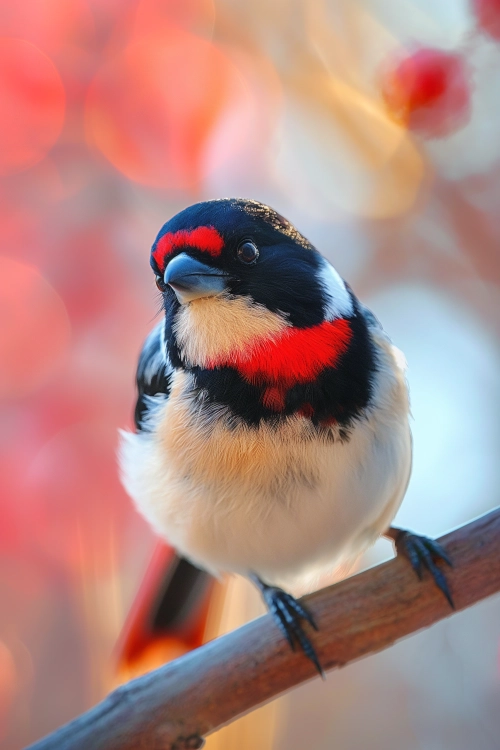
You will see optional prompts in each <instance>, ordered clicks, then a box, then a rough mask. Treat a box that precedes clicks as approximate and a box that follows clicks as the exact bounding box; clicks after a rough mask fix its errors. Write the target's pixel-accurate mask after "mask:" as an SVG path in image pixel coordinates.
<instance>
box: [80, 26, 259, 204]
mask: <svg viewBox="0 0 500 750" xmlns="http://www.w3.org/2000/svg"><path fill="white" fill-rule="evenodd" d="M242 89H244V85H243V82H242V80H241V78H240V76H239V74H238V72H237V71H236V69H235V68H234V66H233V65H232V63H231V62H230V61H229V60H228V59H227V57H226V56H225V55H224V54H223V53H222V52H221V51H220V50H219V49H217V48H216V47H215V46H214V45H213V44H211V43H210V42H207V41H206V40H204V39H200V38H198V37H195V36H193V35H192V34H189V33H187V32H185V31H182V30H180V29H178V28H177V29H175V28H171V29H169V30H168V32H167V31H164V33H163V34H162V35H161V37H154V38H149V39H148V40H143V41H141V42H137V43H135V44H133V45H131V46H129V47H128V48H127V49H126V50H125V51H124V52H123V53H122V54H121V55H120V56H119V57H117V58H115V59H114V60H112V61H111V62H109V63H108V64H107V65H105V66H104V67H103V68H102V69H101V70H100V72H99V73H98V75H97V76H96V78H95V79H94V81H93V83H92V85H91V88H90V92H89V96H88V100H87V107H86V126H87V137H88V139H89V140H90V141H91V142H92V143H93V144H94V145H96V146H97V147H98V148H99V149H100V150H101V151H102V153H103V154H104V155H105V156H106V157H107V159H109V161H110V162H111V163H112V164H113V165H114V166H115V167H116V168H117V169H119V170H120V171H121V172H122V173H123V174H125V175H126V176H127V177H129V178H130V179H131V180H134V181H136V182H139V183H142V184H146V185H151V186H154V187H159V188H171V189H175V190H179V189H181V190H192V189H194V188H195V187H196V186H197V185H198V184H199V182H200V180H201V179H202V178H203V176H204V170H205V163H204V159H205V156H206V152H207V148H208V145H209V139H210V136H211V134H212V133H213V131H214V128H215V126H216V125H217V122H218V120H219V118H220V117H221V115H222V114H223V112H224V110H225V108H226V107H227V106H228V105H229V104H230V102H231V101H233V100H234V99H237V98H238V97H240V96H241V94H242ZM241 135H242V138H241V140H243V138H244V134H243V133H242V134H241ZM240 145H241V144H240V143H239V142H238V143H235V142H234V141H233V142H232V143H231V144H228V146H227V149H226V151H225V153H224V155H223V156H224V158H228V157H229V156H230V154H231V153H234V148H235V146H237V147H239V146H240Z"/></svg>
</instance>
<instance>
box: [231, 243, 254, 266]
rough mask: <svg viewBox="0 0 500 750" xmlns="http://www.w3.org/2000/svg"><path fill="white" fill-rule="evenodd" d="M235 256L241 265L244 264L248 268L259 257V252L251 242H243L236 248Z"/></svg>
mask: <svg viewBox="0 0 500 750" xmlns="http://www.w3.org/2000/svg"><path fill="white" fill-rule="evenodd" d="M236 255H237V256H238V260H241V262H242V263H246V265H247V266H250V265H251V264H252V263H255V262H256V260H257V258H258V257H259V250H258V248H257V247H256V246H255V245H254V244H253V242H250V240H245V242H242V243H241V245H239V246H238V249H237V251H236Z"/></svg>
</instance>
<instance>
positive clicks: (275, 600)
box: [259, 581, 325, 678]
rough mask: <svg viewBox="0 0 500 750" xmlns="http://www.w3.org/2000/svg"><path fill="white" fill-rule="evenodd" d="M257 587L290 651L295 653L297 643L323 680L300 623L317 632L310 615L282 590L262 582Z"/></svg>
mask: <svg viewBox="0 0 500 750" xmlns="http://www.w3.org/2000/svg"><path fill="white" fill-rule="evenodd" d="M259 587H260V589H261V591H262V595H263V597H264V600H265V602H266V604H267V606H268V608H269V611H270V612H271V614H272V616H273V617H274V620H275V622H276V624H277V625H278V626H279V628H280V630H281V632H282V633H283V635H284V636H285V638H286V640H287V641H288V643H289V644H290V647H291V649H292V650H293V651H295V646H296V644H297V643H298V644H299V646H300V647H301V649H302V651H303V652H304V654H305V655H306V656H307V658H308V659H310V660H311V661H312V663H313V664H314V666H315V667H316V669H317V670H318V672H319V674H320V675H321V677H323V678H324V676H325V674H324V672H323V669H322V667H321V664H320V663H319V659H318V657H317V655H316V651H315V650H314V646H313V645H312V643H311V641H310V640H309V638H308V637H307V635H306V634H305V632H304V630H303V627H302V625H301V622H300V621H301V620H305V621H306V622H308V623H309V625H310V626H311V627H312V628H314V630H318V626H317V625H316V623H315V621H314V618H313V617H312V615H311V613H310V612H308V610H307V609H306V608H305V607H304V606H303V605H302V604H300V602H298V601H297V599H295V598H294V597H293V596H292V595H291V594H287V593H286V591H283V589H280V588H277V587H276V586H268V585H267V584H265V583H263V582H262V581H259Z"/></svg>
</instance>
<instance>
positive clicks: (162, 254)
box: [153, 227, 224, 271]
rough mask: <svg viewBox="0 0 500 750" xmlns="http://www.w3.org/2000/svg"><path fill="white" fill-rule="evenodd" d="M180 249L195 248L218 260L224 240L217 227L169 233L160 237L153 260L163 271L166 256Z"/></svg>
mask: <svg viewBox="0 0 500 750" xmlns="http://www.w3.org/2000/svg"><path fill="white" fill-rule="evenodd" d="M179 247H195V248H196V249H197V250H201V251H202V252H205V253H209V254H210V255H211V256H212V257H214V258H216V257H217V256H218V255H220V254H221V252H222V248H223V247H224V240H223V239H222V237H221V236H220V234H219V232H218V231H217V230H216V229H215V227H196V229H189V230H188V229H181V230H179V231H178V232H167V234H164V235H163V237H160V239H159V240H158V242H157V243H156V247H155V249H154V251H153V258H154V259H155V261H156V263H157V264H158V268H159V269H160V270H161V271H163V270H164V269H165V265H166V263H165V258H166V256H167V255H169V254H170V253H172V252H173V251H174V250H177V248H179Z"/></svg>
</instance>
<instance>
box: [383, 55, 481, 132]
mask: <svg viewBox="0 0 500 750" xmlns="http://www.w3.org/2000/svg"><path fill="white" fill-rule="evenodd" d="M382 94H383V97H384V99H385V102H386V105H387V109H388V111H389V113H390V115H391V116H392V117H393V118H394V119H395V120H397V121H398V122H400V123H401V124H403V125H405V126H407V127H408V128H409V129H410V130H413V131H415V132H417V133H420V134H421V135H423V136H425V137H427V138H440V137H444V136H447V135H450V134H451V133H453V132H455V131H456V130H458V129H459V128H461V127H463V126H464V125H465V124H466V123H467V121H468V120H469V117H470V112H471V81H470V73H469V70H468V67H467V64H466V62H465V60H464V59H463V57H462V56H461V55H459V54H455V53H451V52H444V51H443V50H438V49H429V48H421V49H418V50H417V51H416V52H414V53H413V54H412V55H409V56H407V57H405V58H404V59H398V60H397V61H393V62H391V63H389V64H388V65H387V67H386V70H385V71H384V73H383V81H382Z"/></svg>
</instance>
